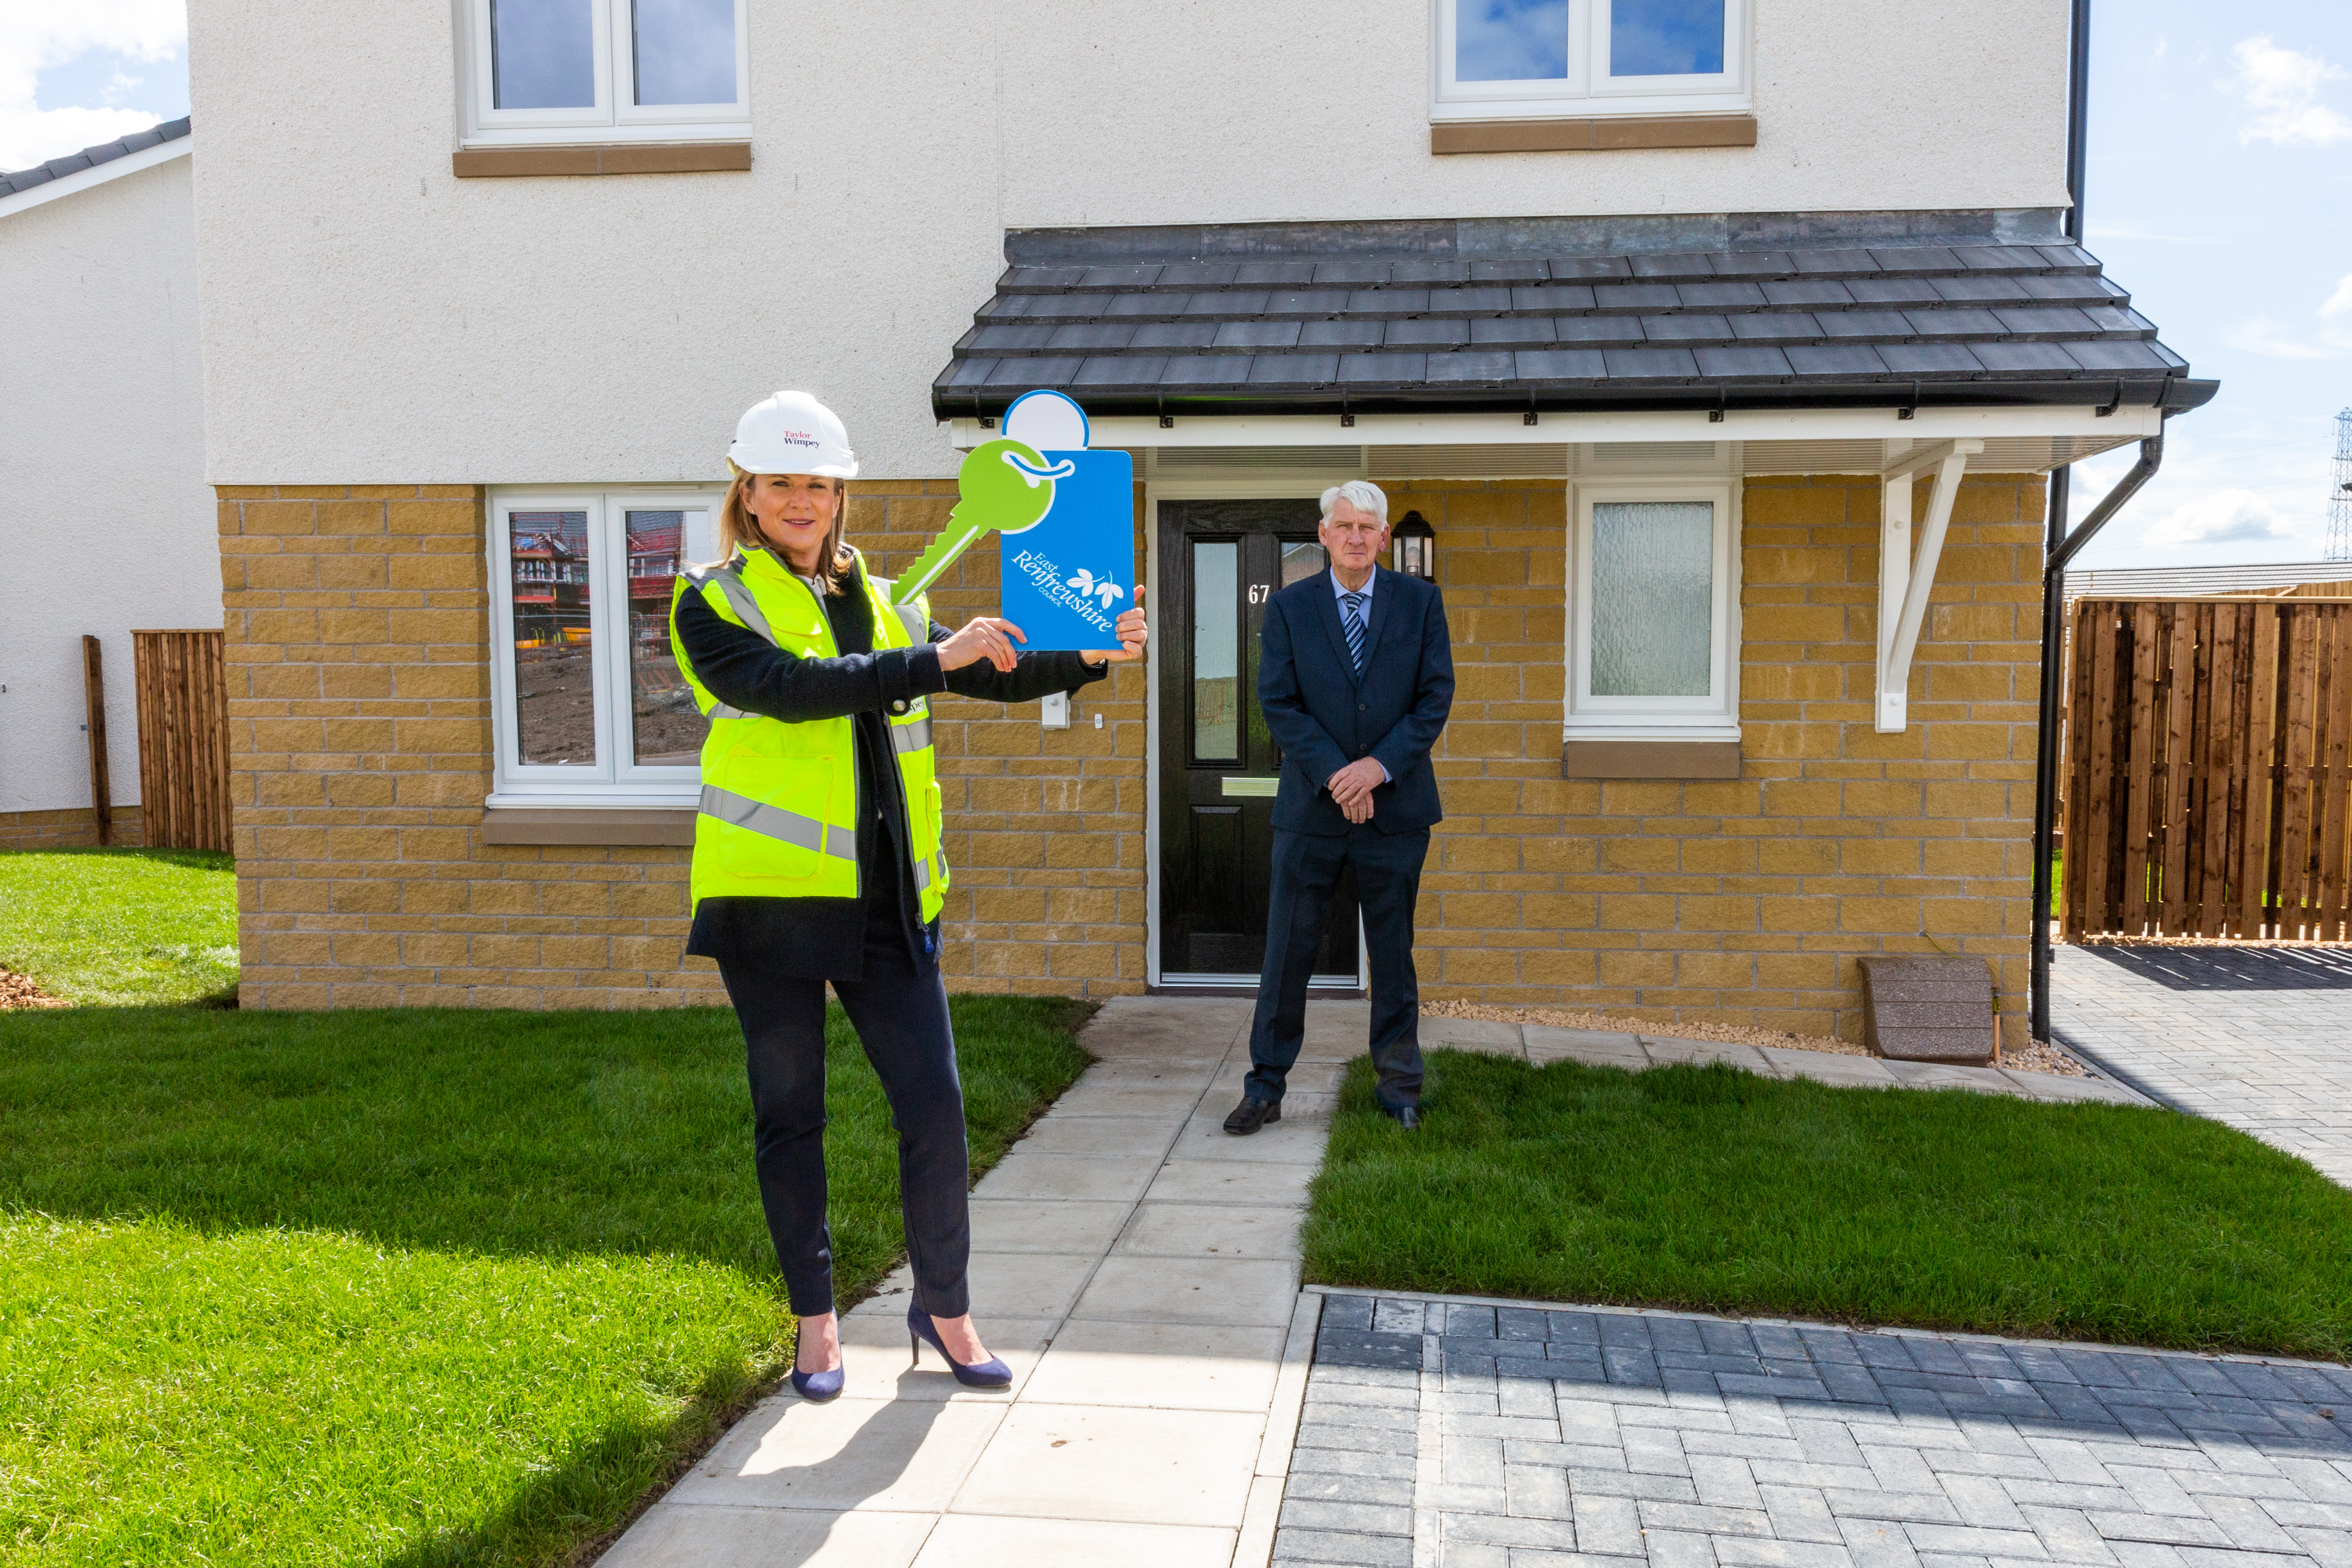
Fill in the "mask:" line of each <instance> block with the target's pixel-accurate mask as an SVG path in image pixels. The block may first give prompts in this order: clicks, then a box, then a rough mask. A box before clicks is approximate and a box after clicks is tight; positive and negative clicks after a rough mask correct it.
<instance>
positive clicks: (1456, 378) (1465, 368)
mask: <svg viewBox="0 0 2352 1568" xmlns="http://www.w3.org/2000/svg"><path fill="white" fill-rule="evenodd" d="M1517 374H1518V373H1517V355H1516V354H1513V353H1509V352H1508V351H1507V350H1503V349H1482V350H1472V351H1469V352H1466V353H1450V354H1432V355H1430V356H1429V374H1428V376H1427V379H1428V380H1429V381H1430V382H1431V383H1432V384H1448V383H1457V382H1465V381H1509V380H1511V379H1512V378H1513V377H1514V376H1516V375H1517Z"/></svg>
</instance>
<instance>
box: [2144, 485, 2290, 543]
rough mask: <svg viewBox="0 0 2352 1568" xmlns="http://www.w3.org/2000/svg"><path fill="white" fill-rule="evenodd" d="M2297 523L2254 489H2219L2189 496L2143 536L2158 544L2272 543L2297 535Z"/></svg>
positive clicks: (2285, 540)
mask: <svg viewBox="0 0 2352 1568" xmlns="http://www.w3.org/2000/svg"><path fill="white" fill-rule="evenodd" d="M2296 536H2297V535H2296V531H2295V526H2294V523H2293V522H2292V521H2289V520H2288V519H2287V518H2285V517H2284V516H2282V515H2280V512H2279V510H2278V509H2277V508H2276V507H2274V506H2273V505H2272V504H2271V503H2270V502H2269V501H2268V500H2265V499H2263V497H2262V496H2261V495H2260V494H2258V493H2256V492H2255V491H2253V490H2248V489H2227V490H2216V491H2214V492H2213V493H2211V494H2210V495H2202V496H2199V497H2197V498H2196V499H2194V500H2186V501H2183V502H2181V503H2180V504H2179V506H2177V507H2175V508H2173V509H2172V511H2171V514H2170V515H2169V516H2168V517H2166V518H2165V519H2164V520H2163V521H2160V522H2158V523H2156V524H2154V525H2153V526H2151V527H2150V528H2149V529H2148V530H2147V532H2145V533H2143V534H2142V535H2141V536H2140V540H2141V542H2142V543H2145V544H2150V545H2155V546H2157V547H2158V548H2179V547H2180V546H2183V545H2210V544H2251V543H2261V544H2272V543H2279V542H2292V541H2293V540H2294V539H2295V538H2296Z"/></svg>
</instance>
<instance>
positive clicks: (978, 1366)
mask: <svg viewBox="0 0 2352 1568" xmlns="http://www.w3.org/2000/svg"><path fill="white" fill-rule="evenodd" d="M907 1339H908V1349H909V1350H910V1351H912V1352H914V1355H915V1364H916V1365H917V1366H920V1365H922V1364H923V1345H924V1343H925V1342H927V1341H928V1342H929V1344H930V1347H931V1348H932V1349H933V1350H935V1351H937V1352H940V1360H941V1361H944V1362H946V1363H948V1368H949V1370H950V1371H951V1372H953V1373H955V1377H956V1381H957V1382H958V1383H961V1384H963V1385H964V1386H965V1387H966V1388H1010V1387H1012V1386H1013V1369H1012V1368H1011V1367H1009V1366H1007V1365H1005V1364H1004V1363H1003V1362H1002V1361H1001V1360H999V1359H998V1358H996V1357H995V1356H991V1357H989V1358H988V1359H987V1360H986V1361H980V1362H974V1363H971V1365H970V1366H966V1365H965V1364H964V1363H961V1362H960V1361H958V1360H956V1358H955V1357H953V1356H951V1355H950V1354H948V1347H947V1346H945V1345H943V1344H941V1343H940V1331H939V1326H938V1325H937V1324H935V1323H933V1322H932V1321H931V1315H930V1314H929V1312H926V1311H923V1310H919V1309H918V1308H916V1307H913V1306H909V1307H908V1309H907Z"/></svg>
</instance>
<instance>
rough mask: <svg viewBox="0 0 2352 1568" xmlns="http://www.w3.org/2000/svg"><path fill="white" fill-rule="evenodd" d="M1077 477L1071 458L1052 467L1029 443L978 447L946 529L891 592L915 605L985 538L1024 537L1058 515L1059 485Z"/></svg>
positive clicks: (960, 476) (962, 472) (960, 477)
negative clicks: (1056, 497) (1048, 515)
mask: <svg viewBox="0 0 2352 1568" xmlns="http://www.w3.org/2000/svg"><path fill="white" fill-rule="evenodd" d="M1075 471H1076V469H1075V468H1074V467H1073V466H1072V464H1071V463H1070V462H1069V460H1068V459H1067V458H1065V459H1064V460H1062V461H1061V462H1058V463H1049V462H1047V461H1046V460H1045V454H1044V453H1043V452H1040V451H1038V450H1037V448H1035V447H1032V446H1030V445H1028V444H1027V443H1026V442H1024V441H1016V440H1011V439H999V440H994V441H986V442H982V444H981V445H979V446H977V447H973V448H972V449H971V455H970V456H968V457H966V458H964V460H963V466H962V467H961V468H958V469H957V470H956V489H957V490H958V492H959V499H958V500H957V501H956V503H955V510H952V511H950V512H949V513H948V525H947V527H946V528H945V529H943V530H942V531H940V536H939V537H938V538H937V539H934V540H932V541H931V542H930V545H929V548H927V549H926V550H925V551H924V552H922V553H921V554H920V555H919V556H917V557H916V558H915V563H914V564H913V565H912V566H910V567H908V569H907V573H906V575H904V576H902V577H900V578H899V579H898V584H897V585H896V586H895V587H894V588H893V590H892V592H893V594H894V595H896V596H897V598H898V602H899V603H900V604H911V603H912V602H913V601H914V596H915V595H918V594H919V593H921V592H923V591H924V590H925V589H927V588H929V586H930V585H931V584H933V583H936V582H938V581H939V579H940V574H941V573H943V572H945V571H946V570H947V569H948V568H949V567H950V566H952V565H954V564H955V562H956V557H957V556H959V555H961V554H962V553H963V552H965V551H966V550H968V549H970V548H971V546H972V545H973V544H975V543H977V542H979V540H980V538H981V536H982V534H985V533H988V532H990V531H995V532H998V533H1023V532H1025V531H1028V530H1030V529H1032V528H1034V527H1036V526H1037V524H1038V523H1040V522H1042V521H1045V514H1046V513H1047V512H1049V511H1051V510H1054V481H1055V479H1067V478H1069V476H1070V475H1071V474H1072V473H1073V472H1075Z"/></svg>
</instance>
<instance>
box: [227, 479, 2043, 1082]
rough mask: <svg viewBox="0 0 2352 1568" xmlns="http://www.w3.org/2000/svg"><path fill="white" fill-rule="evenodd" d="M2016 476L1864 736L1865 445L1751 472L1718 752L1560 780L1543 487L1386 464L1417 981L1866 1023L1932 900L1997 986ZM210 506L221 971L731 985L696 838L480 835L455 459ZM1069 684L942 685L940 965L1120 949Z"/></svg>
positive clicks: (1968, 515)
mask: <svg viewBox="0 0 2352 1568" xmlns="http://www.w3.org/2000/svg"><path fill="white" fill-rule="evenodd" d="M2042 494H2043V487H2042V481H2041V480H2039V479H2032V478H2017V477H2010V478H2001V477H1986V478H1978V479H1970V480H1969V482H1968V483H1967V484H1966V486H1964V488H1963V489H1962V492H1961V495H1960V498H1959V503H1958V508H1957V510H1956V512H1955V516H1954V521H1953V525H1952V530H1951V533H1950V538H1949V542H1948V544H1947V546H1946V550H1945V554H1944V563H1943V570H1942V572H1941V573H1940V574H1939V575H1938V578H1937V589H1936V593H1935V596H1934V600H1933V608H1932V611H1931V614H1930V616H1929V619H1928V623H1927V631H1926V633H1925V635H1924V637H1922V640H1921V643H1920V647H1919V655H1918V658H1917V662H1916V668H1915V671H1914V674H1913V677H1912V687H1911V690H1912V703H1911V713H1912V724H1911V728H1910V729H1909V730H1908V731H1906V732H1905V733H1903V734H1900V735H1879V734H1877V733H1876V732H1875V731H1874V729H1873V727H1872V723H1871V712H1872V709H1871V681H1872V669H1873V658H1874V647H1875V642H1874V638H1875V635H1876V632H1875V621H1876V609H1877V586H1876V584H1877V574H1878V521H1877V519H1878V489H1877V485H1876V482H1875V481H1874V480H1870V479H1842V478H1822V479H1755V480H1751V481H1749V482H1748V486H1747V489H1746V500H1745V507H1744V510H1745V534H1744V542H1743V550H1744V560H1743V587H1742V614H1743V617H1744V621H1745V635H1746V646H1745V647H1744V649H1743V672H1742V678H1741V680H1742V722H1743V725H1744V727H1745V731H1746V736H1747V742H1746V752H1747V761H1746V764H1745V767H1744V770H1743V777H1741V778H1740V779H1739V780H1738V781H1736V782H1730V781H1727V782H1721V783H1716V782H1705V783H1698V782H1694V783H1643V782H1638V781H1635V782H1610V783H1596V782H1592V781H1577V780H1563V779H1562V778H1561V777H1560V766H1559V740H1560V710H1561V682H1562V679H1563V660H1562V657H1561V647H1562V634H1563V629H1564V627H1563V618H1564V614H1565V611H1564V601H1565V595H1566V587H1565V584H1566V578H1567V560H1566V550H1565V541H1566V529H1567V517H1566V498H1565V496H1564V495H1563V493H1562V492H1561V489H1559V487H1558V486H1551V487H1546V488H1528V487H1527V486H1526V485H1524V484H1517V483H1496V484H1442V485H1440V484H1433V485H1421V486H1412V487H1403V486H1400V487H1398V488H1397V489H1395V491H1394V492H1393V494H1392V505H1393V507H1394V509H1395V510H1396V512H1397V513H1398V514H1400V515H1402V512H1403V511H1404V510H1406V509H1407V508H1418V509H1419V510H1421V511H1422V512H1423V514H1424V515H1425V516H1427V517H1428V518H1429V519H1430V520H1431V521H1432V522H1433V524H1434V525H1435V527H1436V529H1437V532H1438V539H1439V551H1438V558H1439V571H1440V577H1441V580H1442V581H1443V583H1444V587H1445V592H1446V600H1447V605H1448V607H1449V610H1450V611H1451V614H1452V616H1453V625H1454V647H1455V658H1456V661H1457V668H1458V671H1459V687H1458V689H1457V693H1456V698H1455V703H1454V722H1453V724H1452V727H1451V728H1450V730H1449V731H1448V732H1447V735H1446V737H1445V740H1444V743H1443V745H1442V747H1441V750H1440V753H1439V762H1438V771H1439V773H1440V776H1441V779H1442V781H1443V786H1444V796H1445V806H1446V810H1447V812H1448V814H1449V816H1448V820H1447V821H1446V822H1445V824H1444V826H1442V827H1441V829H1440V830H1439V833H1438V836H1437V838H1436V840H1435V843H1434V845H1433V851H1432V854H1431V860H1430V868H1429V873H1428V875H1427V877H1426V879H1425V880H1424V883H1423V906H1422V910H1421V953H1420V956H1421V967H1422V976H1423V985H1424V988H1425V990H1426V992H1427V993H1428V994H1430V995H1432V996H1465V997H1474V998H1478V999H1482V1000H1486V1001H1495V1002H1522V1003H1549V1004H1552V1005H1573V1006H1580V1007H1595V1008H1605V1009H1608V1010H1611V1011H1617V1012H1629V1013H1634V1014H1638V1015H1640V1016H1646V1017H1652V1018H1656V1019H1659V1020H1661V1021H1672V1020H1676V1019H1715V1020H1721V1021H1729V1022H1738V1023H1748V1024H1757V1025H1761V1026H1769V1027H1778V1028H1785V1029H1790V1030H1795V1031H1799V1032H1804V1033H1816V1032H1837V1033H1841V1034H1843V1035H1846V1036H1847V1037H1855V1036H1857V1035H1858V1034H1859V1030H1860V1019H1859V1015H1858V1005H1859V1001H1860V987H1859V981H1858V978H1857V975H1856V971H1855V965H1854V963H1853V957H1854V955H1855V954H1857V953H1864V952H1927V951H1932V950H1933V949H1932V947H1931V944H1930V943H1929V942H1927V940H1925V939H1923V938H1922V937H1921V935H1920V934H1919V933H1920V932H1921V931H1927V932H1929V933H1930V934H1931V935H1932V936H1933V937H1934V938H1935V940H1936V941H1937V942H1940V943H1941V944H1942V946H1943V948H1944V949H1945V950H1947V951H1950V952H1980V953H1983V954H1985V955H1986V956H1988V957H1989V958H1990V959H1991V960H1992V961H1993V962H1994V963H1995V965H1996V968H1997V970H1998V973H1999V974H2000V986H2001V991H2002V994H2003V1006H2004V1008H2005V1009H2010V1008H2017V1009H2020V1010H2021V1008H2022V996H2023V991H2024V987H2025V983H2026V977H2025V962H2026V961H2025V952H2026V915H2027V878H2028V870H2029V860H2030V847H2029V839H2030V836H2031V829H2032V772H2033V725H2034V692H2035V679H2036V667H2035V658H2036V653H2037V647H2036V640H2035V639H2036V637H2037V633H2038V626H2039V622H2038V616H2039V613H2040V612H2039V592H2040V568H2039V551H2040V538H2041V531H2040V526H2039V523H2040V518H2041V508H2042ZM952 505H953V489H952V486H951V485H950V484H949V483H947V482H946V481H931V482H928V483H926V482H920V481H909V482H904V483H867V484H860V485H857V486H855V487H853V493H852V497H851V507H852V511H851V536H852V537H853V538H854V539H856V540H857V541H858V542H860V543H861V544H862V545H863V547H864V548H865V549H866V552H867V554H868V557H869V559H872V560H875V561H876V562H877V563H878V564H879V566H880V568H881V569H882V570H883V571H884V572H886V573H888V572H895V571H896V570H898V568H899V567H901V566H903V565H904V564H905V563H907V562H908V561H909V560H911V559H912V557H913V555H914V553H915V552H917V551H918V550H919V549H920V547H921V546H922V544H923V543H924V542H926V541H928V540H929V537H930V536H931V535H932V533H933V532H935V531H937V530H938V529H939V528H940V526H941V525H942V524H943V523H944V521H945V520H946V516H947V512H948V510H949V509H950V507H951V506H952ZM1137 526H1138V530H1139V534H1138V547H1139V550H1140V544H1141V535H1140V530H1141V528H1142V519H1141V515H1140V509H1139V515H1138V524H1137ZM220 527H221V550H222V570H223V574H224V588H225V590H226V611H227V627H228V630H227V654H228V666H229V671H230V691H231V699H232V701H231V710H230V711H231V724H232V731H233V744H234V754H235V761H234V770H235V790H236V807H237V816H236V821H237V828H236V847H237V856H238V888H239V898H240V903H241V909H242V922H241V923H242V930H243V940H244V952H245V970H244V987H243V994H244V999H245V1003H246V1005H248V1006H261V1007H320V1006H362V1005H485V1006H487V1005H501V1006H527V1007H530V1006H641V1005H671V1004H677V1003H681V1002H692V1001H716V1000H718V999H719V991H718V989H717V981H716V975H715V973H713V972H712V969H711V966H710V965H709V963H705V962H703V961H701V960H689V959H687V958H685V957H684V955H683V949H684V942H685V934H686V928H687V900H686V889H687V882H686V874H687V854H686V852H685V851H684V850H682V849H675V848H652V847H611V848H604V847H505V846H494V845H486V844H484V843H483V842H482V841H481V834H480V823H481V816H482V812H481V802H482V798H483V796H484V795H486V794H488V790H489V787H490V778H489V763H488V754H489V744H490V742H489V714H488V664H487V654H486V649H487V646H488V603H487V598H486V594H485V584H484V582H483V571H484V566H483V550H482V538H483V533H482V530H483V507H482V497H481V493H480V491H479V490H478V489H473V488H471V487H466V486H437V487H436V486H400V487H352V488H330V489H294V488H282V489H222V490H221V492H220ZM995 585H996V584H995V552H993V551H992V550H989V549H985V548H982V549H981V550H979V551H976V552H973V554H972V555H971V557H969V558H967V561H966V563H964V564H963V565H962V566H961V568H960V569H959V574H958V575H957V577H956V579H955V580H954V581H953V583H952V584H951V585H950V586H947V587H943V588H941V589H940V590H939V591H938V592H937V593H936V594H935V595H934V601H935V605H936V607H937V608H938V610H939V611H940V616H941V618H942V619H947V620H950V621H961V619H962V618H963V617H964V616H967V615H970V614H972V613H975V612H978V611H981V610H984V609H986V608H988V607H990V606H991V605H992V604H993V603H994V598H995ZM1074 707H1075V710H1076V711H1075V718H1074V723H1073V726H1072V728H1071V729H1069V730H1067V731H1047V730H1045V729H1042V728H1041V727H1040V726H1039V724H1038V722H1037V713H1036V710H1035V709H1034V707H1024V708H1020V709H1006V708H1004V707H1002V706H1000V705H997V704H993V703H980V702H971V701H966V700H961V699H954V698H945V699H941V700H940V702H939V705H938V721H937V723H936V727H935V731H934V732H935V734H936V736H937V741H938V746H939V752H940V770H941V774H942V784H943V789H944V792H945V794H946V798H947V806H948V816H949V826H950V833H949V838H948V854H949V857H950V863H951V865H952V866H953V867H954V869H955V885H954V887H953V889H951V891H950V900H949V904H948V909H947V925H946V928H945V929H946V937H947V942H948V948H947V952H946V955H945V966H946V970H947V973H948V976H949V984H950V986H952V987H954V988H957V989H962V990H989V991H1021V992H1041V993H1060V994H1074V995H1107V994H1118V993H1122V992H1134V991H1139V990H1140V989H1141V988H1142V986H1143V983H1144V973H1145V957H1146V955H1145V931H1146V922H1145V899H1146V891H1145V887H1146V844H1145V835H1144V823H1145V813H1144V789H1145V732H1146V720H1145V682H1144V676H1143V673H1142V671H1141V670H1140V669H1139V668H1121V669H1119V670H1118V671H1116V672H1115V673H1114V675H1113V677H1112V679H1111V680H1110V681H1109V682H1108V683H1107V684H1103V685H1097V686H1093V687H1090V688H1088V689H1087V690H1086V691H1085V692H1084V693H1082V694H1081V696H1080V698H1079V700H1078V701H1077V702H1076V704H1075V705H1074ZM1097 713H1099V714H1100V715H1101V717H1102V720H1103V728H1102V729H1100V730H1097V729H1096V728H1095V727H1094V719H1095V716H1096V715H1097Z"/></svg>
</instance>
